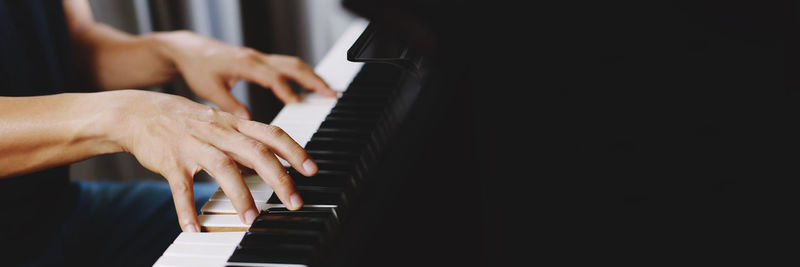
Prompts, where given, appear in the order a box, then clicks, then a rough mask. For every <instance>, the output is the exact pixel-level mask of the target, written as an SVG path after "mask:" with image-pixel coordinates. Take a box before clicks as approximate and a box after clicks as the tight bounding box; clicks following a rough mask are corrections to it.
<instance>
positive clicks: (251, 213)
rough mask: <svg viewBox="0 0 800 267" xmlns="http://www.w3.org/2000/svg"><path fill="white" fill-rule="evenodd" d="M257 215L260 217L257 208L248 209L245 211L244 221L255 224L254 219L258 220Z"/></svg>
mask: <svg viewBox="0 0 800 267" xmlns="http://www.w3.org/2000/svg"><path fill="white" fill-rule="evenodd" d="M256 217H258V212H256V211H255V210H248V211H247V212H245V213H244V223H245V224H253V221H255V220H256Z"/></svg>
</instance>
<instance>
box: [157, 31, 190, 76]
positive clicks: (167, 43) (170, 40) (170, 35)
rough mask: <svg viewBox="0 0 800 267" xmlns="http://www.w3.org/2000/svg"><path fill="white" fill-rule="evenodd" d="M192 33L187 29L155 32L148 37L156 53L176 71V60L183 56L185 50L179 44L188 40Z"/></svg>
mask: <svg viewBox="0 0 800 267" xmlns="http://www.w3.org/2000/svg"><path fill="white" fill-rule="evenodd" d="M191 35H193V33H192V32H190V31H187V30H180V31H169V32H157V33H153V34H150V35H148V36H147V37H146V38H148V39H149V40H150V41H151V42H152V43H153V48H154V51H155V52H156V54H158V55H159V57H161V58H162V59H163V60H165V61H167V62H169V64H170V65H171V66H172V67H173V69H174V70H175V71H176V72H177V69H178V68H177V65H178V64H177V62H179V60H180V59H181V57H183V56H184V54H185V52H186V51H185V50H184V49H183V48H181V46H180V44H181V43H182V42H183V43H185V40H188V39H190V38H191Z"/></svg>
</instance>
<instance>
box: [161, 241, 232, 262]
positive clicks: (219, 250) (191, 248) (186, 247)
mask: <svg viewBox="0 0 800 267" xmlns="http://www.w3.org/2000/svg"><path fill="white" fill-rule="evenodd" d="M235 248H236V246H231V245H230V244H222V245H208V244H181V243H173V244H172V245H170V246H169V247H168V248H167V251H164V255H166V256H188V257H199V258H224V259H226V260H227V259H228V258H229V257H230V256H231V254H233V250H234V249H235Z"/></svg>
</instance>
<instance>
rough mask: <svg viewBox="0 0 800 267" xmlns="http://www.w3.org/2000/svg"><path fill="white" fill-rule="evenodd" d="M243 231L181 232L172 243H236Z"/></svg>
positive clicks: (240, 238) (242, 235)
mask: <svg viewBox="0 0 800 267" xmlns="http://www.w3.org/2000/svg"><path fill="white" fill-rule="evenodd" d="M244 234H245V232H219V233H193V232H183V233H181V234H180V235H178V237H177V238H175V241H172V243H173V244H200V245H230V244H233V245H234V246H235V245H238V244H239V242H240V241H242V238H243V237H244Z"/></svg>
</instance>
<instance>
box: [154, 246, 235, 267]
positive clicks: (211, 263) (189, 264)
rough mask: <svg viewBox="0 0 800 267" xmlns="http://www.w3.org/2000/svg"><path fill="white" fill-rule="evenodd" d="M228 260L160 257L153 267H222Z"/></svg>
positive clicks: (173, 256) (221, 258) (222, 258)
mask: <svg viewBox="0 0 800 267" xmlns="http://www.w3.org/2000/svg"><path fill="white" fill-rule="evenodd" d="M170 247H171V246H170ZM168 249H169V248H168ZM228 259H229V258H227V257H214V258H203V257H194V256H175V255H161V257H159V258H158V260H157V261H156V263H155V264H153V267H223V266H226V262H227V261H228Z"/></svg>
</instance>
